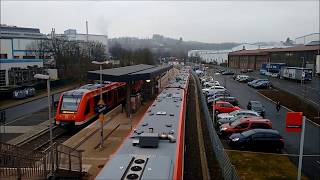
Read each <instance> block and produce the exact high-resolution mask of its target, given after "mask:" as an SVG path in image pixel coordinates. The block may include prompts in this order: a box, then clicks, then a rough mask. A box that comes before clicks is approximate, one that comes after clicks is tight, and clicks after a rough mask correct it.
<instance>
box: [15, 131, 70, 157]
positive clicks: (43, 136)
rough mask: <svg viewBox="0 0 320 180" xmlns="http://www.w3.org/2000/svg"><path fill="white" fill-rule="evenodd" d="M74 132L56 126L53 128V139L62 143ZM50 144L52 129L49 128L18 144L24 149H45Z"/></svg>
mask: <svg viewBox="0 0 320 180" xmlns="http://www.w3.org/2000/svg"><path fill="white" fill-rule="evenodd" d="M72 134H74V133H70V132H69V131H67V129H63V128H60V127H57V126H54V127H53V129H52V140H53V141H54V142H59V143H62V142H64V141H65V140H67V139H68V138H70V137H71V136H72ZM49 144H50V131H49V129H47V130H45V131H43V132H42V133H39V134H37V135H36V136H33V137H32V138H30V139H28V140H26V141H24V142H22V143H20V144H18V146H20V147H21V148H23V149H29V150H33V151H43V150H44V149H46V148H47V147H48V146H49Z"/></svg>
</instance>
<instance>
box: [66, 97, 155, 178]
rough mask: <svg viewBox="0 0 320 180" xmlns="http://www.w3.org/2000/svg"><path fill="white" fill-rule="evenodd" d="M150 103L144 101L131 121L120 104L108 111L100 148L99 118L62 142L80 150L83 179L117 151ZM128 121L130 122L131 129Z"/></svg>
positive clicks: (95, 171) (95, 173)
mask: <svg viewBox="0 0 320 180" xmlns="http://www.w3.org/2000/svg"><path fill="white" fill-rule="evenodd" d="M151 104H152V101H148V102H145V103H144V104H143V105H142V106H141V107H140V109H139V110H138V111H137V112H136V113H134V114H132V118H131V121H130V119H129V118H128V117H127V116H126V113H125V112H121V106H118V107H117V108H115V109H114V110H113V111H112V112H110V113H108V114H107V115H106V116H105V118H106V122H105V123H104V128H103V137H104V143H103V148H100V137H101V136H100V128H101V122H100V121H99V120H97V121H95V122H93V123H92V124H91V125H89V126H87V127H86V128H84V129H82V130H81V131H80V132H78V133H77V134H76V135H74V136H73V137H71V138H70V139H68V140H67V141H65V142H64V143H63V144H64V145H66V146H69V147H72V148H75V149H77V150H79V151H82V170H83V172H87V176H86V177H84V179H94V178H95V176H96V175H97V174H98V173H99V172H100V170H101V169H102V168H103V166H104V165H105V164H106V162H107V161H108V160H109V158H110V157H111V156H112V154H114V153H115V152H116V151H117V149H118V148H119V147H120V145H121V144H122V142H123V141H124V140H125V139H126V138H127V136H128V135H129V134H130V132H131V130H132V129H133V128H134V127H135V126H136V125H137V124H138V122H139V121H140V120H141V119H142V117H143V115H144V113H145V112H146V111H147V109H148V107H149V106H150V105H151ZM130 122H132V129H131V123H130Z"/></svg>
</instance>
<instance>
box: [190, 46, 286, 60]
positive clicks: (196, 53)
mask: <svg viewBox="0 0 320 180" xmlns="http://www.w3.org/2000/svg"><path fill="white" fill-rule="evenodd" d="M285 47H289V46H285V45H284V44H283V43H282V42H279V43H277V42H270V43H253V44H250V43H243V44H240V45H238V46H235V47H233V48H232V49H225V50H191V51H188V57H199V58H200V59H201V61H202V62H205V63H211V62H216V63H217V64H221V63H227V61H228V54H229V53H230V52H234V51H239V50H256V49H269V48H285Z"/></svg>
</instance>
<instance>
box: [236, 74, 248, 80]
mask: <svg viewBox="0 0 320 180" xmlns="http://www.w3.org/2000/svg"><path fill="white" fill-rule="evenodd" d="M248 78H249V76H247V75H238V76H237V77H236V81H242V80H245V79H248Z"/></svg>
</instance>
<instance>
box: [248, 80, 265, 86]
mask: <svg viewBox="0 0 320 180" xmlns="http://www.w3.org/2000/svg"><path fill="white" fill-rule="evenodd" d="M261 81H268V79H256V80H253V81H251V82H248V86H252V85H253V84H256V83H258V82H261Z"/></svg>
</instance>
